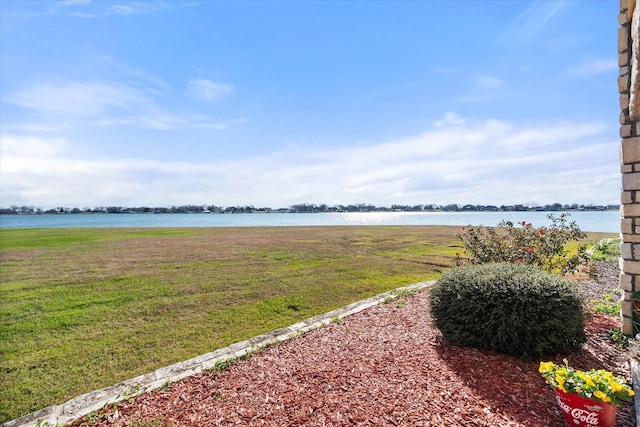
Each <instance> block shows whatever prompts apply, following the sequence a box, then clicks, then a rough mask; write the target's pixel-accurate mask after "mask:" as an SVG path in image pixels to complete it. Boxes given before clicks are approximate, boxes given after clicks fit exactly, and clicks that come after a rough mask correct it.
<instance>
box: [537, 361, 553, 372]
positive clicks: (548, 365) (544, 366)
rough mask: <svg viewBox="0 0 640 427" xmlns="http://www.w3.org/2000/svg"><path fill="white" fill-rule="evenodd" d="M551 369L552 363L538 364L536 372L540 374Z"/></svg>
mask: <svg viewBox="0 0 640 427" xmlns="http://www.w3.org/2000/svg"><path fill="white" fill-rule="evenodd" d="M551 369H553V362H540V368H539V369H538V372H540V373H542V372H545V371H550V370H551Z"/></svg>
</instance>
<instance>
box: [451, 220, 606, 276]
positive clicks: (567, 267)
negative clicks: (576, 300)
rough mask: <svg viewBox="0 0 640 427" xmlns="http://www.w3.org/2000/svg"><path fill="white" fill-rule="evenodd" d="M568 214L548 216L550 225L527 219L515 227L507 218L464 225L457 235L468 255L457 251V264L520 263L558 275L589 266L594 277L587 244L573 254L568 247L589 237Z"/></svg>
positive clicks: (579, 247)
mask: <svg viewBox="0 0 640 427" xmlns="http://www.w3.org/2000/svg"><path fill="white" fill-rule="evenodd" d="M568 216H569V214H567V213H563V214H561V215H560V216H559V217H555V216H554V215H553V214H550V215H548V216H547V217H548V218H549V220H550V221H551V225H550V226H549V227H534V226H533V225H532V224H531V223H530V222H526V221H522V222H521V223H520V224H518V226H514V224H513V222H511V221H504V220H503V221H500V223H498V226H497V227H482V226H469V227H465V228H464V230H465V232H464V234H462V235H459V236H458V237H459V238H460V240H462V243H463V244H464V247H465V252H466V254H468V256H469V257H468V258H466V259H463V257H461V256H460V254H456V256H455V259H454V263H455V265H457V266H461V265H464V264H465V262H467V263H470V264H485V263H490V262H493V263H496V262H517V263H522V264H531V265H535V266H537V267H539V268H540V269H542V270H545V271H548V272H550V273H558V274H565V273H571V272H575V271H577V270H578V269H579V268H581V267H585V266H589V267H590V270H588V271H587V272H588V273H589V275H591V276H595V269H594V268H593V266H592V265H590V263H589V255H588V254H587V247H586V245H579V246H578V248H577V250H576V252H575V253H573V254H570V253H569V252H568V251H567V249H566V245H567V243H568V242H572V241H575V242H578V241H580V240H582V239H584V238H586V234H584V233H583V232H582V231H580V227H579V226H578V225H577V224H576V223H575V221H573V222H568V221H567V217H568Z"/></svg>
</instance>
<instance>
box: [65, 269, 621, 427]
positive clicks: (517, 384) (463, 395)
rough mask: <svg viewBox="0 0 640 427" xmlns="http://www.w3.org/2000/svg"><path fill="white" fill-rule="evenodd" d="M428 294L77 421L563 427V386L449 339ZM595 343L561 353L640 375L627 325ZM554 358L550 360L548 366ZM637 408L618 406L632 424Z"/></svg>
mask: <svg viewBox="0 0 640 427" xmlns="http://www.w3.org/2000/svg"><path fill="white" fill-rule="evenodd" d="M599 270H600V272H601V280H600V282H594V281H591V280H584V281H582V282H581V285H582V287H583V288H584V289H585V291H587V295H588V296H587V298H588V299H592V300H594V301H596V300H598V299H600V298H602V296H604V295H607V294H609V293H610V292H611V290H612V289H615V288H616V287H617V278H618V276H617V273H618V272H617V267H616V264H615V261H614V262H600V263H599ZM428 292H429V290H428V289H427V290H424V291H421V292H418V293H416V294H414V295H410V296H406V297H403V298H400V299H398V300H394V301H390V302H388V303H386V304H381V305H378V306H375V307H372V308H370V309H368V310H365V311H363V312H360V313H358V314H355V315H353V316H350V317H348V318H345V319H343V320H341V321H336V322H335V323H332V324H330V325H328V326H326V327H324V328H321V329H317V330H315V331H311V332H308V333H307V334H305V335H303V336H300V337H297V338H295V339H293V340H290V341H287V342H284V343H280V344H277V345H274V346H271V347H268V348H266V349H264V351H262V352H260V353H257V354H254V355H252V356H251V357H249V358H247V359H245V360H240V361H238V362H237V363H235V364H232V365H231V366H228V367H225V369H221V370H213V371H210V372H205V373H201V374H199V375H197V376H194V377H191V378H188V379H185V380H183V381H180V382H177V383H174V384H169V385H167V387H166V388H165V389H163V390H159V391H155V392H151V393H147V394H143V395H141V396H139V397H137V398H136V399H133V400H131V401H125V402H122V403H120V404H119V405H117V406H116V407H111V408H105V409H103V410H102V411H101V412H99V413H95V414H91V415H89V416H87V417H86V418H85V419H84V420H83V421H81V422H78V423H76V424H75V425H76V426H106V425H110V426H111V425H113V426H129V425H134V426H139V427H142V426H202V425H219V426H237V425H246V426H262V425H264V426H274V425H279V426H346V425H390V426H391V425H411V426H442V425H447V426H469V425H474V426H540V427H543V426H544V427H553V426H558V427H561V426H564V421H563V417H562V414H561V412H560V410H559V409H558V405H557V404H556V401H555V397H554V393H553V391H552V390H551V389H550V388H549V387H548V386H547V385H546V384H545V382H544V379H543V378H542V377H541V375H540V374H539V373H538V365H539V361H532V362H525V361H522V360H518V359H514V358H512V357H509V356H505V355H502V354H497V353H493V352H486V351H480V350H477V349H473V348H465V347H458V346H454V345H451V344H448V343H445V342H443V341H442V339H441V337H440V335H439V333H438V331H437V330H435V329H434V328H433V327H432V324H431V318H430V316H429V313H428V311H427V307H428V304H427V298H428ZM586 325H587V335H588V341H587V343H586V344H585V345H584V346H583V347H582V350H581V351H580V352H579V353H576V354H560V355H556V356H555V357H553V358H550V360H554V361H556V362H559V363H562V360H563V358H566V359H567V360H568V362H569V364H570V365H571V366H573V367H575V368H577V369H583V370H588V369H591V368H597V369H606V370H610V371H612V372H613V373H614V374H616V375H622V376H624V377H626V378H627V379H628V380H630V378H631V371H630V367H629V352H628V350H626V349H624V348H623V347H621V346H620V341H619V340H614V339H612V336H611V334H610V331H612V330H615V329H616V328H619V326H620V325H619V318H618V317H616V316H609V315H606V314H598V313H593V314H591V315H589V318H588V319H587V322H586ZM547 360H548V359H547ZM633 419H634V408H633V406H632V405H630V404H625V405H623V406H622V407H620V408H619V409H618V415H617V424H616V425H617V426H632V425H633Z"/></svg>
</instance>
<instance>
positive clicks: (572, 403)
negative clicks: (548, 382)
mask: <svg viewBox="0 0 640 427" xmlns="http://www.w3.org/2000/svg"><path fill="white" fill-rule="evenodd" d="M555 390H556V399H557V400H558V405H560V409H561V410H562V415H564V422H565V424H566V425H567V427H614V426H615V424H616V409H617V407H616V406H615V405H610V404H608V403H602V402H596V401H595V400H591V399H587V398H586V397H581V396H578V395H577V394H570V393H565V392H563V391H562V390H558V389H555Z"/></svg>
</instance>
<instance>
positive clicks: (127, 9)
mask: <svg viewBox="0 0 640 427" xmlns="http://www.w3.org/2000/svg"><path fill="white" fill-rule="evenodd" d="M133 13H135V9H134V8H132V7H131V6H127V5H122V4H117V5H114V6H110V7H109V8H107V14H108V15H131V14H133Z"/></svg>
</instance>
